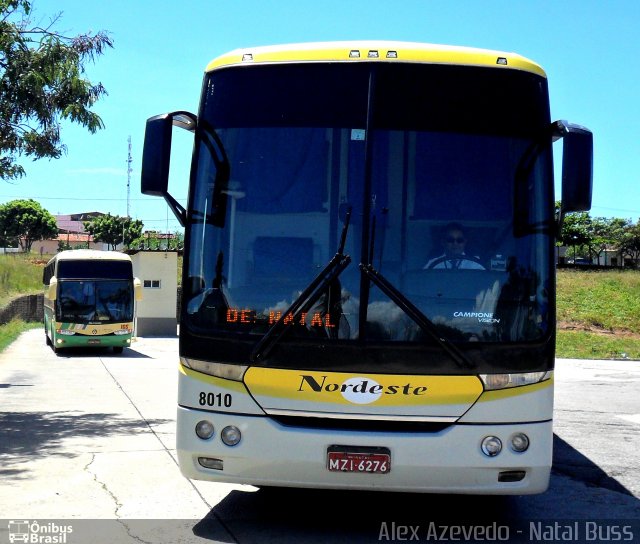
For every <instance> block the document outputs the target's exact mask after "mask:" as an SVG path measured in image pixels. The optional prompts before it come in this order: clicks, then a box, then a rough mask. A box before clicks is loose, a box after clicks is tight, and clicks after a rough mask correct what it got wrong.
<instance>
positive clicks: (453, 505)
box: [193, 435, 633, 544]
mask: <svg viewBox="0 0 640 544" xmlns="http://www.w3.org/2000/svg"><path fill="white" fill-rule="evenodd" d="M554 447H555V450H554V451H555V453H554V468H553V470H552V475H551V486H550V489H549V491H547V492H546V493H545V494H542V495H529V496H479V495H444V494H422V493H380V492H369V491H328V490H318V489H296V488H260V489H258V490H257V491H254V492H249V491H238V490H235V491H232V492H231V493H229V494H228V495H227V496H226V497H225V498H224V499H223V500H222V501H221V502H220V503H218V504H217V505H216V506H215V507H214V508H213V509H212V510H211V511H210V512H209V514H208V515H207V516H206V517H205V518H204V519H202V520H200V521H199V522H198V523H197V524H196V525H195V526H194V528H193V533H194V535H196V536H198V537H201V538H205V539H209V540H213V541H219V542H242V543H243V544H245V543H250V542H261V543H262V542H296V541H304V542H319V543H320V542H322V543H324V542H377V541H379V539H380V535H381V534H383V533H384V531H388V530H391V527H392V523H395V524H396V526H399V525H405V526H418V525H419V526H420V527H422V528H423V530H424V529H425V528H427V527H430V526H432V525H431V524H433V523H435V524H436V525H438V526H445V525H447V524H456V525H461V524H482V525H483V526H485V525H487V524H488V523H494V522H495V523H497V524H501V523H502V524H504V525H509V526H511V527H514V525H515V524H518V523H520V522H525V521H528V520H530V519H536V518H540V517H541V516H542V517H544V518H546V519H550V520H554V519H563V515H564V517H565V518H566V517H567V514H566V512H563V507H562V505H563V501H564V500H565V498H563V497H562V496H561V494H562V493H565V492H566V491H562V488H563V486H561V485H555V484H556V483H557V482H556V480H559V479H561V478H562V477H569V478H571V479H572V480H575V481H577V482H581V483H583V484H585V485H587V486H590V487H597V488H605V489H608V490H611V491H615V492H617V493H622V494H624V495H628V496H632V497H633V494H632V493H631V492H630V491H629V490H628V489H627V488H626V487H624V486H623V485H622V484H621V483H620V482H618V481H617V480H615V479H614V478H612V477H611V476H609V475H607V474H606V473H605V472H604V471H603V470H602V469H601V468H600V467H598V466H597V465H596V464H595V463H593V462H592V461H591V460H590V459H588V458H587V457H586V456H584V455H583V454H581V453H580V452H579V451H577V450H575V449H574V448H573V447H571V446H570V445H569V444H568V443H567V442H565V441H564V440H562V439H561V438H559V437H558V436H555V435H554ZM249 489H251V488H249ZM558 489H560V491H559V490H558ZM585 500H586V499H585ZM572 508H573V511H575V508H576V505H575V504H574V505H572ZM578 508H579V505H578ZM608 508H610V509H611V511H610V512H609V514H610V515H611V516H612V517H615V516H616V512H615V508H616V506H615V505H613V504H610V505H608ZM584 515H585V516H588V515H589V511H588V510H587V509H586V508H585V511H584ZM620 517H624V515H623V514H622V513H621V515H620ZM381 531H382V532H383V533H381ZM383 536H385V535H384V534H383ZM406 536H408V535H406ZM423 536H424V534H423ZM383 540H384V538H383ZM387 540H389V539H387ZM391 540H393V539H391Z"/></svg>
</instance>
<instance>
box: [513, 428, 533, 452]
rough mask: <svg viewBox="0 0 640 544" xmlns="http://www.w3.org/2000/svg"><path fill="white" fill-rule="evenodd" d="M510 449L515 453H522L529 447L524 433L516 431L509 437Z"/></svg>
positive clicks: (527, 438)
mask: <svg viewBox="0 0 640 544" xmlns="http://www.w3.org/2000/svg"><path fill="white" fill-rule="evenodd" d="M510 442H511V449H512V450H513V451H515V452H516V453H522V452H524V451H527V450H528V449H529V437H528V436H527V435H526V434H524V433H516V434H514V435H513V436H512V437H511V441H510Z"/></svg>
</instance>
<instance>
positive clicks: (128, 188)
mask: <svg viewBox="0 0 640 544" xmlns="http://www.w3.org/2000/svg"><path fill="white" fill-rule="evenodd" d="M127 141H128V143H129V152H128V154H127V217H131V214H130V211H129V201H130V199H131V172H133V170H132V168H131V164H132V163H133V159H132V158H131V135H129V138H128V140H127Z"/></svg>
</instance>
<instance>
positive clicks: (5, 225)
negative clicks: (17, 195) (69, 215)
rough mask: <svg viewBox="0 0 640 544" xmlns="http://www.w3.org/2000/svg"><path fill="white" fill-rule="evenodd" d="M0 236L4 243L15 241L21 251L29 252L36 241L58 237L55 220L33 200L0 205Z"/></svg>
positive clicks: (14, 201)
mask: <svg viewBox="0 0 640 544" xmlns="http://www.w3.org/2000/svg"><path fill="white" fill-rule="evenodd" d="M0 234H1V236H2V238H3V240H4V241H5V242H7V241H17V243H18V244H19V245H20V247H21V248H22V250H23V251H27V252H28V251H31V245H32V244H33V242H35V241H36V240H49V239H51V238H55V237H56V236H57V235H58V226H57V224H56V219H55V217H54V216H53V215H51V213H49V212H48V211H47V210H45V209H44V208H43V207H42V206H41V205H40V203H38V202H36V201H35V200H31V199H29V200H12V201H11V202H7V203H6V204H2V205H0Z"/></svg>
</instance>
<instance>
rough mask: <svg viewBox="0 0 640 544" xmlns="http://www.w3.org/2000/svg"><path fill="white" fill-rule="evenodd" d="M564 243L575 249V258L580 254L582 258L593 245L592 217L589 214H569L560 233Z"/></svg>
mask: <svg viewBox="0 0 640 544" xmlns="http://www.w3.org/2000/svg"><path fill="white" fill-rule="evenodd" d="M560 239H561V240H562V243H563V244H564V245H566V246H567V247H572V248H573V255H574V258H575V257H577V256H578V252H580V255H581V256H582V255H583V254H584V253H586V251H588V248H589V246H590V245H591V243H592V232H591V217H590V216H589V213H588V212H575V213H568V214H567V215H565V217H564V221H563V223H562V232H561V233H560Z"/></svg>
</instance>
